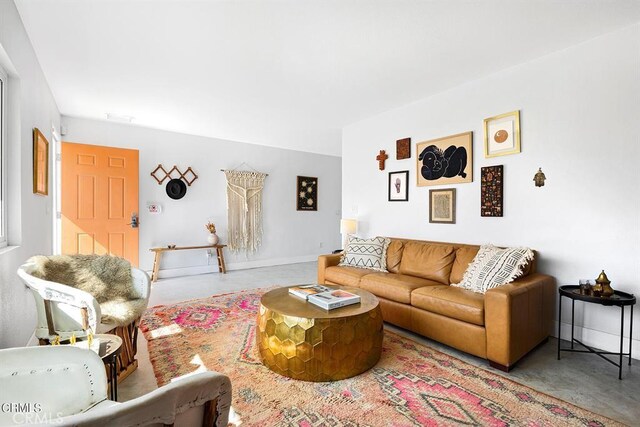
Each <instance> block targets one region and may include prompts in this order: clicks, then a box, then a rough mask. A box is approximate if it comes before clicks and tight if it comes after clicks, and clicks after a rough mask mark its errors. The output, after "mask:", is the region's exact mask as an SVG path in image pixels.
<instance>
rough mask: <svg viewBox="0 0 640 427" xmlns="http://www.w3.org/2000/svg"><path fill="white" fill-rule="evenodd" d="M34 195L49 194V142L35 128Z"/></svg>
mask: <svg viewBox="0 0 640 427" xmlns="http://www.w3.org/2000/svg"><path fill="white" fill-rule="evenodd" d="M33 193H34V194H40V195H42V196H46V195H48V194H49V141H47V138H45V137H44V135H43V134H42V132H40V130H39V129H38V128H33Z"/></svg>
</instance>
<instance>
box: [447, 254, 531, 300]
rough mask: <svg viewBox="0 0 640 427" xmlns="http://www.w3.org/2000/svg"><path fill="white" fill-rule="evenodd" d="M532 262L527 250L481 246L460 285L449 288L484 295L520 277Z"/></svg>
mask: <svg viewBox="0 0 640 427" xmlns="http://www.w3.org/2000/svg"><path fill="white" fill-rule="evenodd" d="M531 261H533V251H532V250H531V249H529V248H505V249H501V248H498V247H496V246H493V245H482V246H481V247H480V250H479V251H478V254H477V255H476V256H475V258H474V259H473V261H471V264H469V267H468V268H467V271H465V272H464V276H462V281H461V282H460V283H452V284H451V286H457V287H460V288H464V289H468V290H470V291H473V292H479V293H481V294H484V293H485V292H487V291H488V290H489V289H492V288H496V287H498V286H500V285H504V284H506V283H511V282H513V281H514V280H516V279H517V278H518V277H520V276H522V273H523V272H524V270H525V268H526V266H527V264H528V263H529V262H531Z"/></svg>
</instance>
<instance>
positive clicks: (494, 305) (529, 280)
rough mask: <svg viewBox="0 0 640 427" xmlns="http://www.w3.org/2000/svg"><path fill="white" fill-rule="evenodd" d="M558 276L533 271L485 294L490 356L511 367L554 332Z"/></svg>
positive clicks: (496, 361)
mask: <svg viewBox="0 0 640 427" xmlns="http://www.w3.org/2000/svg"><path fill="white" fill-rule="evenodd" d="M555 294H556V286H555V279H554V278H553V277H551V276H547V275H545V274H538V273H534V274H530V275H528V276H525V277H523V278H521V279H518V280H516V281H514V282H512V283H509V284H506V285H502V286H498V287H497V288H494V289H490V290H489V291H487V293H485V295H484V309H485V328H486V331H487V359H489V360H490V361H491V362H494V363H497V364H499V365H502V366H503V367H506V368H509V367H510V366H512V365H513V364H514V363H515V362H516V361H518V359H520V358H521V357H522V356H524V355H525V354H526V353H528V352H529V351H531V350H532V349H533V348H534V347H535V346H537V345H538V344H540V343H541V342H542V341H544V340H545V339H546V338H547V337H548V336H549V334H550V333H551V328H552V322H553V310H554V307H555V303H554V301H555Z"/></svg>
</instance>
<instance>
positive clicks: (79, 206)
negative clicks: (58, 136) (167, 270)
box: [60, 142, 139, 266]
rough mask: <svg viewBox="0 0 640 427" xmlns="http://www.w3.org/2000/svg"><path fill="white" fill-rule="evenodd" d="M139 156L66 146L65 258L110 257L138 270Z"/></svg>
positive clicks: (119, 150)
mask: <svg viewBox="0 0 640 427" xmlns="http://www.w3.org/2000/svg"><path fill="white" fill-rule="evenodd" d="M138 154H139V153H138V150H131V149H125V148H114V147H104V146H98V145H88V144H76V143H71V142H63V143H62V147H61V167H60V169H61V174H60V175H61V185H60V195H61V197H60V199H61V203H60V214H61V215H60V228H61V232H60V235H61V250H62V254H98V255H103V254H110V255H115V256H118V257H122V258H125V259H126V260H128V261H129V262H130V263H131V264H132V265H133V266H137V265H138V230H139V229H138V225H139V222H138V212H139V211H138V167H139V166H138V159H139V156H138Z"/></svg>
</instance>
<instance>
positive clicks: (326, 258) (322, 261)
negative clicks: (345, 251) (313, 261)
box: [318, 253, 342, 285]
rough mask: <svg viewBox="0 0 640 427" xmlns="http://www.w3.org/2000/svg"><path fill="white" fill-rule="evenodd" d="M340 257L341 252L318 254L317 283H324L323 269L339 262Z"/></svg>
mask: <svg viewBox="0 0 640 427" xmlns="http://www.w3.org/2000/svg"><path fill="white" fill-rule="evenodd" d="M341 257H342V254H341V253H338V254H330V255H320V256H319V257H318V283H319V284H321V285H323V284H324V270H326V269H327V267H333V266H336V265H338V264H339V263H340V258H341Z"/></svg>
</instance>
